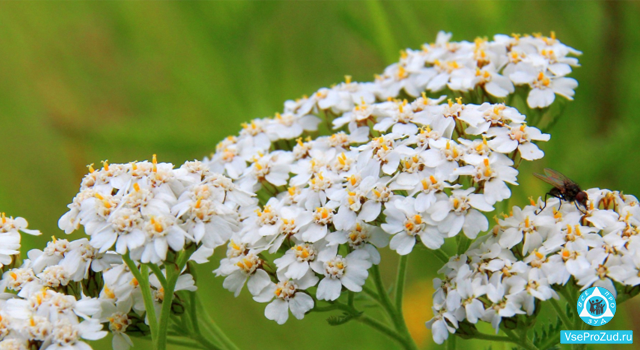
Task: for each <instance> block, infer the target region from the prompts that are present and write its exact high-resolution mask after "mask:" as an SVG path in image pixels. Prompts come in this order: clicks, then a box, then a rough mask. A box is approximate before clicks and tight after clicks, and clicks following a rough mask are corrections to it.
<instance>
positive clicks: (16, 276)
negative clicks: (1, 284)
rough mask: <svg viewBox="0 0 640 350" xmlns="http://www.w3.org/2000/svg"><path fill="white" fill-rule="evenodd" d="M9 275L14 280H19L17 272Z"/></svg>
mask: <svg viewBox="0 0 640 350" xmlns="http://www.w3.org/2000/svg"><path fill="white" fill-rule="evenodd" d="M9 275H10V276H11V278H13V279H14V280H15V279H17V278H18V275H17V274H16V273H15V272H13V271H11V272H9Z"/></svg>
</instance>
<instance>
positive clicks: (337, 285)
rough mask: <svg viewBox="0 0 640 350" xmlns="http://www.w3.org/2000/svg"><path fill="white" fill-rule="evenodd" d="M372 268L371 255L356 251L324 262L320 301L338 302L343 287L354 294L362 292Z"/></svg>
mask: <svg viewBox="0 0 640 350" xmlns="http://www.w3.org/2000/svg"><path fill="white" fill-rule="evenodd" d="M370 267H371V261H370V260H369V253H367V252H366V251H365V250H362V249H359V250H355V251H353V252H351V253H349V255H347V256H346V257H344V258H343V257H342V256H341V255H337V256H335V257H334V258H331V259H328V260H326V261H324V278H323V279H322V280H321V281H320V284H318V291H317V294H316V296H317V298H318V299H319V300H336V299H338V297H339V296H340V292H341V290H342V286H344V287H345V288H347V289H348V290H350V291H352V292H360V291H362V286H363V285H364V282H365V280H366V279H367V276H368V275H369V272H368V271H367V270H368V269H369V268H370Z"/></svg>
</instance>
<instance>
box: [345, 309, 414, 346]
mask: <svg viewBox="0 0 640 350" xmlns="http://www.w3.org/2000/svg"><path fill="white" fill-rule="evenodd" d="M356 320H358V322H362V323H364V324H366V325H367V326H369V327H371V328H374V329H375V330H377V331H378V332H380V333H382V334H384V335H386V336H388V337H389V338H391V339H393V340H395V341H396V342H398V343H400V344H402V345H403V346H404V348H405V349H416V347H415V346H411V344H408V343H407V340H406V339H405V338H403V337H402V336H400V335H399V334H398V333H396V332H395V331H394V330H393V329H391V328H389V327H387V326H385V325H384V324H382V323H380V322H378V321H376V320H374V319H373V318H371V317H368V316H365V315H362V316H360V317H358V318H356Z"/></svg>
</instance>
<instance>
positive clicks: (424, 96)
mask: <svg viewBox="0 0 640 350" xmlns="http://www.w3.org/2000/svg"><path fill="white" fill-rule="evenodd" d="M422 99H423V100H425V102H426V100H427V94H426V93H425V92H424V91H423V92H422Z"/></svg>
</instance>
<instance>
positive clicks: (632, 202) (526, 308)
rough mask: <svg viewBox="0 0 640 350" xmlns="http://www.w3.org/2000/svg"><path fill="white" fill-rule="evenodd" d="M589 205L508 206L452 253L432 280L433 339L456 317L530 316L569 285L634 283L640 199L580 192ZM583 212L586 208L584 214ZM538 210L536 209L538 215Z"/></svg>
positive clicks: (494, 320) (638, 269)
mask: <svg viewBox="0 0 640 350" xmlns="http://www.w3.org/2000/svg"><path fill="white" fill-rule="evenodd" d="M586 192H587V194H588V197H589V200H588V201H587V207H586V208H581V209H578V208H577V207H576V206H574V205H572V204H565V205H562V206H561V207H560V210H559V211H558V210H557V209H556V207H557V206H558V205H559V204H560V203H558V200H557V199H553V200H550V201H549V202H548V203H547V207H546V208H545V210H543V211H542V212H539V210H540V208H541V205H542V201H539V202H538V203H537V205H535V206H534V205H530V206H526V207H524V208H522V209H521V208H519V207H513V211H512V213H511V215H510V216H506V217H505V219H504V220H499V221H498V223H497V225H496V226H494V228H493V229H492V230H491V231H490V232H489V233H488V234H486V235H484V236H482V237H479V238H478V239H477V240H476V241H475V242H474V243H473V244H472V245H471V247H470V248H469V250H468V251H467V252H466V253H465V254H463V255H459V256H454V257H452V258H451V259H450V260H449V262H448V263H447V264H446V265H445V266H444V267H443V268H442V269H441V270H440V273H442V274H444V276H445V277H444V278H443V279H435V280H434V285H435V288H436V289H437V291H436V292H435V294H434V297H433V305H434V306H433V311H434V314H435V316H434V318H433V319H431V320H430V321H429V322H427V326H428V327H429V328H431V329H432V331H433V338H434V340H435V341H436V343H438V344H441V343H442V342H443V341H444V340H445V339H447V337H448V335H449V333H455V332H456V330H457V328H458V325H459V323H460V322H463V321H465V322H470V323H472V324H475V323H477V322H478V321H479V320H482V321H485V322H489V323H491V324H492V326H493V328H494V329H495V330H496V332H497V331H498V330H499V327H500V323H501V321H502V319H503V318H509V317H513V316H516V315H517V314H527V315H532V314H533V313H534V311H535V308H536V305H537V304H538V303H539V302H542V301H545V300H548V299H550V298H554V299H558V294H557V293H556V291H555V290H554V288H556V290H558V291H560V290H565V289H566V288H567V283H569V284H570V285H576V286H579V287H580V288H581V289H586V288H589V287H591V286H600V287H604V288H606V289H607V290H609V291H610V292H612V293H613V294H614V295H616V294H617V293H618V292H620V291H622V290H624V286H637V285H638V284H640V277H639V276H640V258H639V256H640V254H638V253H640V235H638V233H640V204H639V203H638V200H637V199H636V198H635V197H633V196H629V195H622V194H621V193H619V192H612V191H609V190H601V189H598V188H594V189H590V190H588V191H586ZM583 210H584V211H583ZM536 213H538V214H536Z"/></svg>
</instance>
